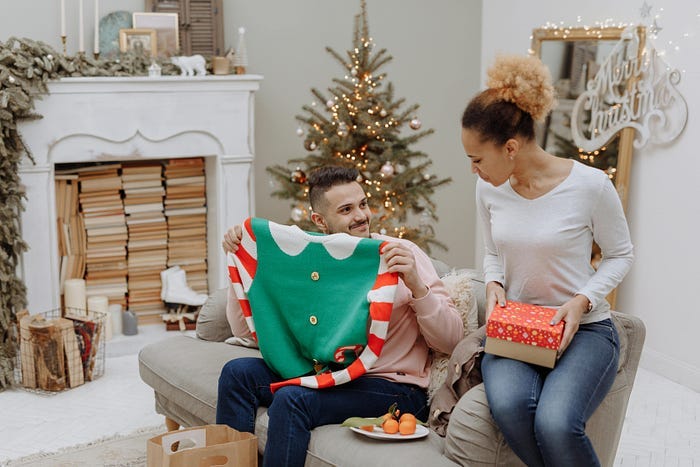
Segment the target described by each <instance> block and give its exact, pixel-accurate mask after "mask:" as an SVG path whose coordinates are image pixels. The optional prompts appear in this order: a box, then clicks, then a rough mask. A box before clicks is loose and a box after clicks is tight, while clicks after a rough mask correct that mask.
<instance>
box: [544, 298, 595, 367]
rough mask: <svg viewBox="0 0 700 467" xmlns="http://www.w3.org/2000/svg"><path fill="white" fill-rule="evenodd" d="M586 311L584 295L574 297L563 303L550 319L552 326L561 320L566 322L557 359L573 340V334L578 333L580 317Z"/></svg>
mask: <svg viewBox="0 0 700 467" xmlns="http://www.w3.org/2000/svg"><path fill="white" fill-rule="evenodd" d="M586 310H588V298H587V297H586V296H584V295H576V296H575V297H574V298H572V299H571V300H569V301H568V302H566V303H564V304H563V305H562V306H561V308H559V311H557V314H556V315H554V318H552V324H557V323H558V322H559V321H561V320H564V321H565V322H566V326H564V335H563V336H562V338H561V344H560V345H559V350H557V358H559V357H561V355H562V354H563V353H564V351H565V350H566V348H567V347H568V346H569V344H571V340H572V339H573V338H574V334H576V331H578V327H579V324H580V323H581V316H583V314H584V313H585V312H586Z"/></svg>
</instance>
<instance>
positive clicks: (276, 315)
mask: <svg viewBox="0 0 700 467" xmlns="http://www.w3.org/2000/svg"><path fill="white" fill-rule="evenodd" d="M385 243H386V242H383V241H381V240H374V239H371V238H359V237H353V236H350V235H347V234H333V235H319V234H312V233H308V232H304V231H302V230H301V229H299V228H298V227H296V226H284V225H280V224H276V223H274V222H270V221H267V220H265V219H257V218H250V219H247V220H246V221H245V222H244V225H243V236H242V238H241V244H240V247H239V248H238V250H237V251H236V253H235V254H230V255H229V265H228V267H229V277H230V279H231V283H232V285H233V290H234V292H235V294H236V296H237V298H238V301H239V304H240V307H241V311H242V313H243V316H244V317H245V320H246V323H247V325H248V328H249V329H250V331H251V335H252V337H253V338H254V339H255V340H257V342H258V346H259V347H260V352H261V354H262V356H263V358H264V359H265V362H266V363H267V365H268V366H269V367H270V368H271V369H273V370H274V371H275V372H277V373H278V374H279V375H280V376H282V377H283V378H287V380H286V381H282V382H279V383H274V384H272V385H271V389H272V391H275V390H276V389H278V388H280V387H282V386H286V385H292V384H296V385H301V386H307V387H312V388H326V387H331V386H335V385H338V384H342V383H345V382H347V381H350V380H352V379H355V378H357V377H359V376H361V375H363V374H365V373H366V372H367V370H368V369H369V368H371V367H372V365H373V364H374V363H375V362H376V361H377V359H378V357H379V355H380V353H381V350H382V347H383V345H384V341H385V339H386V335H387V329H388V323H389V319H390V316H391V310H392V307H393V301H394V295H395V293H396V285H397V283H398V275H397V274H395V273H389V272H387V266H386V263H385V262H384V260H383V258H382V255H381V249H382V247H383V245H384V244H385ZM368 323H369V326H368Z"/></svg>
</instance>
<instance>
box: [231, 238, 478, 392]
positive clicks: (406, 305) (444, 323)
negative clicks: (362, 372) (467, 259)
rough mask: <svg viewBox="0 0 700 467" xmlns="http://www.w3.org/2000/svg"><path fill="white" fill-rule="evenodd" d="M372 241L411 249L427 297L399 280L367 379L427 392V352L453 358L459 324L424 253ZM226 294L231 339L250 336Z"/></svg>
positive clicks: (461, 330) (235, 304) (233, 300)
mask: <svg viewBox="0 0 700 467" xmlns="http://www.w3.org/2000/svg"><path fill="white" fill-rule="evenodd" d="M372 238H376V239H379V240H384V241H389V242H399V243H402V244H404V245H407V246H409V247H410V248H411V250H412V251H413V254H414V256H415V258H416V268H417V269H418V274H419V275H420V277H421V278H422V279H423V282H425V284H426V285H427V286H428V288H429V291H428V294H427V295H426V296H424V297H422V298H420V299H414V298H413V295H412V294H411V291H410V289H409V288H408V287H406V285H405V284H404V283H403V281H402V280H400V279H399V284H398V288H397V290H396V296H395V297H394V308H393V310H392V312H391V319H390V320H389V329H388V332H387V337H386V342H385V343H384V347H383V348H382V353H381V355H380V356H379V359H378V360H377V362H376V363H375V365H374V366H373V367H372V368H370V369H369V371H368V372H367V375H369V376H378V377H382V378H386V379H389V380H391V381H397V382H400V383H408V384H415V385H417V386H420V387H422V388H427V387H428V383H429V380H430V363H431V361H430V354H429V348H433V349H435V350H437V351H439V352H443V353H446V354H450V353H452V349H454V347H455V346H456V345H457V343H458V342H459V341H460V340H461V339H462V336H463V335H464V325H463V324H462V319H461V317H460V316H459V313H458V312H457V309H456V308H455V306H454V303H453V302H452V299H451V298H450V297H449V295H448V294H447V291H446V290H445V286H444V285H443V283H442V281H441V280H440V278H439V277H438V275H437V273H436V272H435V268H434V267H433V263H432V262H431V261H430V258H428V256H427V255H426V254H425V253H424V252H423V250H421V249H420V248H418V246H416V245H415V244H414V243H413V242H410V241H408V240H403V239H397V238H393V237H388V236H386V235H379V234H372ZM228 295H229V296H228V301H227V307H226V316H227V318H228V321H229V324H230V326H231V331H232V332H233V335H234V336H237V337H244V338H245V337H251V333H250V330H249V329H248V326H247V325H246V323H245V319H244V318H243V314H242V313H241V311H240V308H239V306H238V300H237V299H236V296H235V294H234V293H233V288H232V287H229V293H228Z"/></svg>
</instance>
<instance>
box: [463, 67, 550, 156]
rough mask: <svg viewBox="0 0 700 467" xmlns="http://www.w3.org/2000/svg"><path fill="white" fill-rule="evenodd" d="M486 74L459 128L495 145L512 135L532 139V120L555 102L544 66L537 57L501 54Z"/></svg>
mask: <svg viewBox="0 0 700 467" xmlns="http://www.w3.org/2000/svg"><path fill="white" fill-rule="evenodd" d="M487 74H488V79H487V86H488V89H486V90H485V91H482V92H480V93H479V94H477V95H476V96H475V97H474V98H473V99H472V100H471V102H469V105H468V106H467V108H466V110H465V111H464V114H463V115H462V128H466V129H474V130H476V131H478V132H479V133H480V134H481V136H482V138H483V139H484V140H491V141H493V142H495V143H498V144H503V143H505V142H506V141H507V140H508V139H510V138H513V137H514V136H516V135H520V136H522V137H525V138H526V139H528V140H530V139H534V137H535V125H534V121H535V120H537V121H542V120H544V118H545V117H546V116H547V114H549V112H550V111H551V110H552V109H553V108H554V106H555V105H556V99H555V94H554V87H553V86H552V83H551V77H550V74H549V70H548V69H547V67H546V66H545V65H544V64H543V63H542V61H540V59H538V58H537V57H523V56H513V55H503V56H499V57H497V58H496V60H495V62H494V64H493V65H492V66H491V68H489V70H488V73H487Z"/></svg>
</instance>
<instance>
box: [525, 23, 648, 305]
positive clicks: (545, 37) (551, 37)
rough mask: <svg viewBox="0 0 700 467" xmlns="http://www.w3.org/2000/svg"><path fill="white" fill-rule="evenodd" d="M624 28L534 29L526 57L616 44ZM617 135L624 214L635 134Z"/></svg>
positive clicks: (612, 297)
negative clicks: (577, 45)
mask: <svg viewBox="0 0 700 467" xmlns="http://www.w3.org/2000/svg"><path fill="white" fill-rule="evenodd" d="M625 29H626V27H624V26H620V27H571V28H567V27H562V28H553V27H547V28H536V29H533V31H532V43H531V47H530V51H529V52H530V54H531V55H534V56H536V57H539V58H541V52H542V44H543V43H544V42H546V41H566V42H574V41H602V40H608V41H615V40H620V38H621V37H622V33H623V31H624V30H625ZM635 29H636V34H637V35H638V37H639V50H638V54H639V58H640V59H641V57H642V53H643V51H644V46H645V40H646V28H645V27H644V26H637V27H636V28H635ZM634 85H635V79H634V78H632V79H630V80H629V81H628V82H627V83H626V86H627V88H628V89H630V88H631V87H633V86H634ZM617 135H619V143H618V153H617V167H616V173H615V189H616V190H617V193H618V195H619V196H620V201H621V202H622V207H623V209H624V210H625V211H627V198H628V192H629V180H630V172H631V166H632V154H633V151H634V147H633V142H634V137H635V130H634V129H633V128H624V129H622V130H621V131H620V132H618V133H617ZM616 296H617V289H614V290H613V291H612V292H610V294H609V295H608V297H607V300H608V302H609V303H610V306H611V307H612V308H613V309H614V308H615V301H616Z"/></svg>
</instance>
